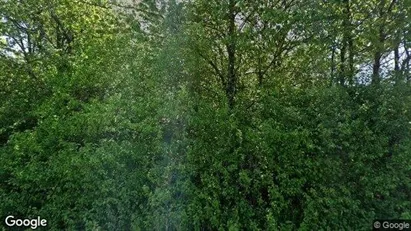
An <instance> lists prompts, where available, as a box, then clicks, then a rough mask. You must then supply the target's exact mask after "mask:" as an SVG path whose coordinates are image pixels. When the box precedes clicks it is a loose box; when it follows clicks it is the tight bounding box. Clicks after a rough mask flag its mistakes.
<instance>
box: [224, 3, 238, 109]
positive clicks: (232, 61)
mask: <svg viewBox="0 0 411 231" xmlns="http://www.w3.org/2000/svg"><path fill="white" fill-rule="evenodd" d="M228 24H229V25H228V27H229V29H228V30H229V31H228V42H227V45H226V49H227V54H228V66H227V68H228V70H227V89H226V95H227V99H228V106H229V108H230V109H232V108H233V107H234V104H235V93H236V84H237V76H236V71H235V70H236V67H235V65H236V57H235V56H236V41H235V39H236V38H235V30H236V28H235V1H234V0H230V2H229V15H228Z"/></svg>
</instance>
